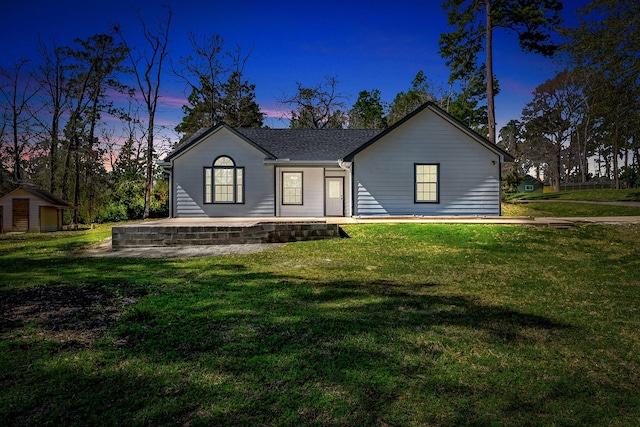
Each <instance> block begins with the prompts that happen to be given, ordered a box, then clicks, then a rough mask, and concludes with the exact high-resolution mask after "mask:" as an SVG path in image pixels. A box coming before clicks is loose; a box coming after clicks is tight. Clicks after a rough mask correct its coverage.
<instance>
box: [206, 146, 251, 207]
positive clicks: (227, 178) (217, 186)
mask: <svg viewBox="0 0 640 427" xmlns="http://www.w3.org/2000/svg"><path fill="white" fill-rule="evenodd" d="M204 202H205V203H244V168H242V167H237V166H236V164H235V162H234V161H233V159H232V158H231V157H228V156H220V157H218V158H217V159H215V161H214V162H213V167H210V168H204Z"/></svg>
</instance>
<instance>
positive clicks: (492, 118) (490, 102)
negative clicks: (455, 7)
mask: <svg viewBox="0 0 640 427" xmlns="http://www.w3.org/2000/svg"><path fill="white" fill-rule="evenodd" d="M485 9H486V12H487V30H486V31H487V35H486V37H487V46H486V62H487V117H488V126H489V141H491V142H492V143H494V144H495V143H496V113H495V104H494V99H493V98H494V93H493V59H492V58H493V39H492V37H493V27H492V24H491V0H486V1H485Z"/></svg>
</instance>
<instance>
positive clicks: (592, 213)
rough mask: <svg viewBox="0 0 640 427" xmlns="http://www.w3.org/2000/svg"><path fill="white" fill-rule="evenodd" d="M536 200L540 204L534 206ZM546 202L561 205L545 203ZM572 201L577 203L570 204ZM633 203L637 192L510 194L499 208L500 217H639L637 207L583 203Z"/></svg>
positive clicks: (638, 197)
mask: <svg viewBox="0 0 640 427" xmlns="http://www.w3.org/2000/svg"><path fill="white" fill-rule="evenodd" d="M517 199H526V200H528V202H526V203H517V202H515V200H517ZM536 200H540V201H541V202H540V203H535V201H536ZM548 200H557V201H562V203H549V202H548ZM571 201H576V202H577V203H571ZM585 201H589V202H619V201H623V202H634V201H635V202H637V201H640V190H638V189H627V190H580V191H562V192H559V193H519V194H511V195H509V196H508V198H507V202H506V203H503V204H502V214H503V215H504V216H533V217H603V216H640V207H638V206H614V205H607V204H601V205H598V204H585V203H583V202H585Z"/></svg>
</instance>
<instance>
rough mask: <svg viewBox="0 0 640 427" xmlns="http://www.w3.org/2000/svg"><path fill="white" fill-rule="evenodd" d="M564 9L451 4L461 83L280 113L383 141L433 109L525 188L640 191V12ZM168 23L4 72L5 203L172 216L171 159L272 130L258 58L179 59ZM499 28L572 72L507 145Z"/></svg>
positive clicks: (294, 102)
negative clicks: (548, 185) (221, 138)
mask: <svg viewBox="0 0 640 427" xmlns="http://www.w3.org/2000/svg"><path fill="white" fill-rule="evenodd" d="M511 3H513V4H511ZM561 7H562V5H561V4H560V3H559V2H556V1H553V2H536V1H533V0H532V1H530V2H522V1H515V0H513V1H506V2H505V1H503V2H492V1H475V2H466V1H462V0H447V1H445V2H444V4H443V8H444V9H445V10H448V12H449V14H448V18H449V23H450V24H451V25H452V26H453V28H454V31H452V32H451V33H447V34H443V35H442V36H441V41H440V53H441V55H442V57H443V58H444V59H445V61H446V63H447V65H448V66H449V68H450V69H451V77H450V79H449V81H448V82H446V83H438V82H433V81H431V80H430V79H429V78H428V76H426V75H425V74H424V73H423V72H422V71H418V72H417V74H416V76H415V78H414V79H413V81H412V82H409V83H408V85H407V89H406V90H405V91H402V92H400V93H398V94H397V95H396V96H395V97H394V98H393V100H392V102H390V103H388V104H387V103H385V102H384V101H383V100H382V95H381V93H380V91H379V90H378V89H375V88H374V89H368V90H362V91H361V92H359V93H358V95H357V97H356V99H355V101H354V102H353V103H351V102H350V100H351V99H352V97H351V94H346V93H344V92H342V91H341V90H340V87H339V81H338V79H337V77H329V76H328V77H325V79H324V80H323V81H321V82H318V83H317V84H316V85H311V86H309V85H303V84H301V83H297V86H296V90H295V92H294V93H292V94H285V95H283V96H282V97H281V99H279V100H278V101H279V102H280V104H281V105H282V107H283V110H287V111H288V114H287V117H288V118H290V126H291V127H292V128H327V127H332V128H346V127H348V128H375V129H383V128H386V127H388V126H390V125H392V124H393V123H395V122H397V121H398V120H400V119H402V118H403V117H405V116H406V115H407V114H409V113H411V112H412V111H414V110H415V109H416V108H417V107H418V106H420V105H422V104H423V103H424V102H426V101H432V102H434V103H436V104H437V105H438V106H440V107H441V108H442V109H444V110H446V111H448V112H449V113H450V114H452V115H453V116H454V117H456V118H457V119H458V120H460V121H461V122H463V123H464V124H465V125H467V126H469V127H470V128H471V129H473V130H475V131H476V132H478V133H479V134H480V135H482V136H486V137H488V138H489V139H490V140H493V141H495V142H497V143H498V144H500V145H501V146H502V147H503V148H505V149H506V150H507V151H509V152H510V153H511V154H513V155H514V157H515V158H516V159H517V161H516V163H514V164H512V165H506V168H507V169H506V170H505V176H506V177H507V179H506V181H507V182H508V183H510V184H512V185H517V182H518V180H519V179H521V178H522V177H523V176H524V175H525V174H526V173H529V172H530V171H534V174H538V175H539V176H541V177H542V176H544V178H545V180H547V181H550V182H553V183H554V184H556V185H559V183H560V182H569V181H578V182H584V181H587V180H590V179H594V178H601V179H607V180H611V181H612V182H613V183H614V185H615V186H618V187H619V186H623V185H639V184H640V182H638V181H640V178H639V176H640V174H639V173H638V172H639V168H638V164H639V158H640V148H639V145H640V144H639V142H638V130H639V127H640V120H639V119H640V117H638V116H639V114H640V66H639V65H638V64H640V61H638V57H639V52H640V46H639V43H640V34H638V31H639V28H640V23H639V22H638V20H639V19H640V4H638V3H637V2H633V1H631V0H594V1H592V2H591V3H590V4H589V6H587V7H586V8H584V9H582V10H580V11H579V16H580V22H579V25H577V26H576V27H574V28H564V29H562V28H560V27H559V25H558V24H559V18H558V12H559V10H560V9H561ZM487 8H489V9H487ZM163 12H164V13H163V14H162V15H161V17H160V18H158V21H157V22H153V23H149V22H145V21H144V20H143V19H142V17H141V16H140V15H138V18H139V23H140V31H141V32H142V35H143V37H142V38H140V39H139V40H141V41H140V43H141V44H140V45H131V44H130V40H133V39H131V38H130V37H129V35H128V34H125V33H124V32H123V31H122V30H121V28H119V27H117V26H116V27H114V28H111V29H110V30H109V31H106V32H104V33H100V34H96V35H94V36H91V37H89V38H87V39H85V40H80V39H78V40H76V41H75V42H74V43H73V44H71V45H70V46H57V45H55V44H52V43H45V42H41V43H40V46H39V51H38V52H37V54H36V55H34V57H32V58H30V59H25V60H21V61H18V62H17V63H15V64H12V65H11V66H8V67H3V68H1V69H0V79H1V80H0V108H1V111H2V117H1V120H2V121H1V123H0V144H1V145H0V194H5V193H7V192H8V191H10V190H12V189H13V188H16V187H17V186H20V185H25V186H35V187H40V188H44V189H48V190H49V191H51V192H52V193H54V194H56V195H58V196H60V197H62V198H64V199H66V200H68V201H70V202H71V203H73V204H74V205H76V206H77V207H78V209H77V211H76V212H75V214H74V217H73V218H72V220H73V221H75V222H89V221H117V220H125V219H134V218H147V217H154V216H156V217H161V216H166V215H167V213H168V205H167V199H168V185H167V183H166V181H165V177H163V176H162V175H161V174H160V172H158V171H157V169H156V168H155V167H154V164H155V161H156V160H157V158H158V157H159V156H160V155H162V154H163V153H164V152H166V151H168V150H169V149H171V148H172V147H173V146H175V145H176V144H179V143H182V142H183V141H184V140H186V139H187V138H189V137H190V136H191V135H193V134H194V133H195V132H196V131H197V130H199V129H201V128H206V127H210V126H213V125H215V124H217V123H219V122H221V121H225V122H226V123H228V124H230V125H231V126H237V127H262V126H263V125H264V115H263V113H262V112H261V110H260V106H259V105H258V104H257V102H256V100H255V85H253V84H251V83H250V82H249V80H248V79H247V78H246V76H245V72H244V68H245V65H246V63H247V62H248V61H249V60H250V57H251V49H249V50H243V49H242V48H241V47H236V48H235V49H231V50H229V49H228V48H227V47H226V45H225V41H224V39H223V38H222V36H220V35H207V36H204V37H198V36H196V35H195V34H192V35H190V37H189V41H190V45H191V49H190V51H189V52H180V53H181V54H182V55H181V56H180V55H176V54H175V53H173V52H170V51H169V50H168V49H167V42H168V39H169V35H170V28H171V18H172V11H171V10H170V9H169V8H167V7H165V8H164V9H163ZM487 17H489V18H490V19H489V21H490V22H488V21H487ZM489 24H490V25H489ZM487 28H491V31H497V30H499V29H500V30H504V28H510V29H511V30H513V31H516V33H517V34H518V37H519V41H520V45H521V46H522V48H523V50H525V51H532V52H537V53H541V54H543V55H548V56H553V57H554V58H555V59H556V62H557V63H558V68H559V69H562V70H563V71H562V72H560V73H558V75H557V76H556V77H555V78H553V79H550V80H549V81H547V82H544V83H542V84H540V86H538V87H537V88H536V90H535V92H534V93H533V94H532V99H531V101H530V102H529V103H528V104H527V105H526V106H525V108H524V109H523V111H522V115H521V118H520V119H519V120H513V121H511V122H509V123H508V124H507V125H506V126H504V127H503V128H502V129H501V130H500V131H499V132H497V135H496V133H495V132H493V131H494V129H493V128H492V126H494V122H493V121H492V120H493V119H492V116H493V114H494V112H493V98H494V96H495V95H496V94H497V93H498V92H499V81H498V79H497V76H498V75H499V70H498V71H497V72H495V73H494V72H493V71H492V70H493V64H492V61H491V54H487V55H481V53H483V52H484V51H487V52H489V53H490V46H491V44H490V34H491V31H487ZM524 29H526V30H527V31H528V32H527V31H525V30H524ZM556 30H560V32H561V33H562V36H563V37H564V42H563V43H562V44H559V45H554V44H553V43H551V42H550V35H551V34H552V32H555V31H556ZM471 40H473V43H471ZM483 42H484V44H483ZM523 72H526V70H523ZM168 76H173V77H176V76H177V77H179V78H180V79H182V81H183V82H184V83H185V85H186V87H187V88H188V91H187V101H186V105H185V106H184V107H183V118H182V120H181V121H180V123H178V124H177V125H176V126H175V128H174V131H175V132H177V133H178V134H179V135H180V140H179V141H171V140H170V138H168V137H167V136H166V132H165V130H166V129H163V127H162V126H158V125H157V122H156V111H157V106H158V100H159V97H160V93H161V92H162V90H163V87H164V86H165V84H166V80H167V77H168ZM489 76H491V78H489ZM594 161H595V162H596V168H593V162H594Z"/></svg>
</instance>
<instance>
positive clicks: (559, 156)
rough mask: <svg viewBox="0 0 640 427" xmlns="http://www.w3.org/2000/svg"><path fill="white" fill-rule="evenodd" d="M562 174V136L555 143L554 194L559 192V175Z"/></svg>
mask: <svg viewBox="0 0 640 427" xmlns="http://www.w3.org/2000/svg"><path fill="white" fill-rule="evenodd" d="M561 173H562V135H558V136H557V141H556V170H555V175H556V183H555V184H556V193H557V192H559V191H560V174H561Z"/></svg>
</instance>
